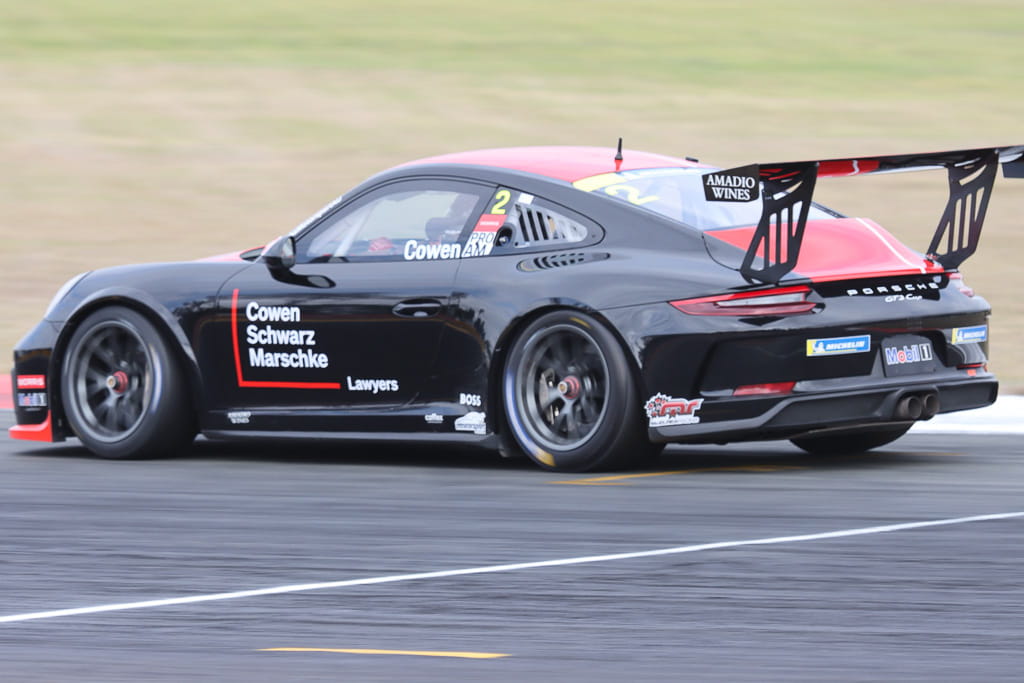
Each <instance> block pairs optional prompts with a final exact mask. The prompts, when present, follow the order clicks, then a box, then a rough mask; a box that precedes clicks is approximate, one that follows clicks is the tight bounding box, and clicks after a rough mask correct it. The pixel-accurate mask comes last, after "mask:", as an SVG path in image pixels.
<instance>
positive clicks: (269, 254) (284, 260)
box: [260, 235, 295, 270]
mask: <svg viewBox="0 0 1024 683" xmlns="http://www.w3.org/2000/svg"><path fill="white" fill-rule="evenodd" d="M260 259H262V261H263V262H264V263H266V264H267V268H269V269H270V270H291V269H292V267H294V266H295V238H294V237H292V236H291V235H285V236H284V237H278V238H277V239H276V240H274V241H273V242H271V243H270V244H269V245H268V246H267V248H266V249H264V250H263V253H262V254H261V255H260Z"/></svg>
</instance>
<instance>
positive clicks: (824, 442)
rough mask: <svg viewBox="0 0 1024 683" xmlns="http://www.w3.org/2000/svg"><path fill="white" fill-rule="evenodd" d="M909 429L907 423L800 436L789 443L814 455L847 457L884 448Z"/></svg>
mask: <svg viewBox="0 0 1024 683" xmlns="http://www.w3.org/2000/svg"><path fill="white" fill-rule="evenodd" d="M909 429H910V424H909V423H908V424H895V425H887V426H880V427H874V428H872V429H865V430H857V431H841V432H830V433H828V434H821V435H818V436H801V437H797V438H795V439H790V441H791V442H792V443H793V444H794V445H796V446H799V447H800V448H802V449H804V450H805V451H807V452H808V453H812V454H814V455H849V454H851V453H863V452H865V451H870V450H871V449H872V448H878V447H879V446H884V445H885V444H887V443H889V442H891V441H895V440H896V439H898V438H900V437H901V436H903V435H904V434H906V433H907V431H908V430H909Z"/></svg>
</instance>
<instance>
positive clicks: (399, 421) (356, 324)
mask: <svg viewBox="0 0 1024 683" xmlns="http://www.w3.org/2000/svg"><path fill="white" fill-rule="evenodd" d="M489 193H490V188H488V187H485V186H482V185H476V184H474V183H469V182H462V181H455V180H448V179H437V180H423V179H420V180H405V181H399V182H392V183H388V184H386V185H383V186H379V187H377V188H374V189H371V190H370V191H368V192H365V193H363V194H361V195H360V196H358V197H356V198H353V199H352V200H346V201H343V202H341V203H340V204H339V206H338V207H337V209H335V210H333V211H330V212H328V213H327V214H326V215H325V216H324V217H323V218H321V219H319V221H317V222H316V223H314V224H313V225H312V226H311V227H310V228H308V229H306V230H304V231H303V232H302V233H300V234H299V235H298V236H297V238H296V265H295V266H293V267H292V268H290V269H287V270H281V269H272V268H269V267H267V265H266V264H264V263H261V262H256V263H254V264H253V265H252V266H251V267H249V268H246V269H244V270H243V271H241V272H240V273H238V274H236V275H235V276H234V277H233V278H231V279H230V280H229V281H228V282H227V283H226V284H225V286H224V287H223V289H222V291H221V294H220V297H219V303H218V308H219V310H220V312H221V313H220V315H219V316H218V317H219V319H220V320H222V321H224V322H225V323H226V327H227V330H226V332H222V333H221V334H220V335H218V336H219V338H220V340H219V343H216V344H205V345H204V346H203V348H204V349H209V348H210V347H211V346H214V347H219V352H218V353H216V354H210V353H205V354H202V356H203V359H202V360H201V362H202V363H204V365H205V367H204V376H205V377H219V379H220V381H218V382H215V383H212V384H213V386H210V384H211V383H208V391H209V392H212V393H213V394H215V396H213V397H211V398H212V400H211V401H210V403H211V405H212V407H213V409H214V410H213V420H214V423H215V424H214V425H213V426H214V427H216V426H217V425H216V423H217V422H218V421H219V422H220V423H221V424H220V426H221V427H224V426H229V425H230V426H232V427H235V428H242V427H244V428H247V429H254V430H261V429H265V430H284V431H325V430H326V431H359V432H376V431H396V430H397V431H409V430H418V429H425V428H429V427H430V425H429V424H428V423H427V422H426V421H425V420H424V415H425V413H426V412H427V411H425V410H424V408H423V406H429V404H431V403H433V402H435V401H439V400H441V399H442V397H445V398H447V394H449V393H450V391H448V390H446V389H445V386H444V378H443V377H440V376H439V375H438V372H437V363H436V360H437V353H438V346H439V341H440V338H441V333H442V331H443V329H444V328H445V326H446V325H448V324H450V323H451V320H452V318H451V310H450V309H451V298H452V291H453V287H454V280H455V274H456V271H457V268H458V264H459V260H458V256H459V252H460V250H461V247H462V240H463V239H464V233H465V232H466V228H467V226H468V225H470V224H471V220H472V219H473V218H475V216H477V215H479V213H480V212H481V210H482V206H483V202H484V200H485V199H487V198H488V197H489ZM225 346H226V347H227V348H223V347H225ZM225 366H227V367H225Z"/></svg>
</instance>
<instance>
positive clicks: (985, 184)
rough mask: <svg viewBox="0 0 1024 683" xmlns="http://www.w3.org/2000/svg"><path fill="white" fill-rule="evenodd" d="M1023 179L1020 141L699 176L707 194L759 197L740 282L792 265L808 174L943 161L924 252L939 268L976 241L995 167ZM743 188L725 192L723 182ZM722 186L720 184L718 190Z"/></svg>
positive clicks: (967, 252) (768, 277) (810, 188)
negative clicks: (943, 190)
mask: <svg viewBox="0 0 1024 683" xmlns="http://www.w3.org/2000/svg"><path fill="white" fill-rule="evenodd" d="M1000 165H1002V167H1003V175H1004V176H1005V177H1007V178H1024V145H1016V146H1013V147H988V148H982V149H962V150H953V151H948V152H925V153H923V154H901V155H893V156H875V157H853V158H848V159H824V160H818V161H795V162H785V163H776V164H753V165H748V166H742V167H739V168H734V169H730V170H725V171H711V172H710V173H707V174H705V176H704V186H705V194H706V198H707V200H708V201H754V200H756V199H757V198H758V192H757V185H756V184H754V183H755V181H754V178H756V179H757V182H758V183H759V185H760V188H761V191H760V195H761V197H762V208H761V217H760V220H759V221H758V224H757V229H756V230H755V231H754V235H753V237H752V238H751V240H750V244H749V245H748V246H747V249H746V253H745V254H744V255H743V262H742V264H741V265H740V268H739V271H740V274H741V275H743V277H744V278H745V279H746V280H747V281H748V282H755V281H757V282H763V283H777V282H779V281H780V280H782V278H783V277H785V276H786V275H787V274H788V273H790V272H791V271H792V270H793V269H794V268H796V264H797V260H798V258H799V256H800V247H801V245H802V243H803V237H804V230H805V228H806V227H807V216H808V213H809V211H810V208H811V201H812V198H813V196H814V185H815V181H816V180H817V179H818V178H819V177H821V178H824V177H836V176H853V175H865V174H869V173H895V172H900V171H920V170H926V169H940V168H945V169H946V172H947V174H948V176H949V198H948V199H947V200H946V207H945V209H944V210H943V212H942V217H941V218H940V219H939V224H938V226H937V227H936V229H935V234H934V235H933V237H932V241H931V244H930V245H929V246H928V251H927V255H928V256H927V257H928V258H929V259H931V260H933V261H935V262H936V263H939V264H940V265H941V266H942V267H943V268H946V269H947V270H953V269H956V268H958V267H959V266H960V264H962V263H963V262H964V261H965V260H967V258H968V257H970V256H971V255H972V254H973V253H974V252H975V251H976V250H977V248H978V241H979V239H980V238H981V228H982V225H983V224H984V222H985V213H986V211H987V209H988V202H989V199H990V198H991V196H992V187H993V185H994V183H995V178H996V171H997V170H998V168H999V166H1000ZM744 187H746V188H750V191H749V192H744V191H743V190H742V189H739V190H733V191H729V188H744ZM723 188H726V189H723Z"/></svg>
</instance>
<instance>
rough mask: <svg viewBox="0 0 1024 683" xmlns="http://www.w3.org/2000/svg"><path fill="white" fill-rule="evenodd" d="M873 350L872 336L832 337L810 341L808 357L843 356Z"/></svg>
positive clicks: (808, 342)
mask: <svg viewBox="0 0 1024 683" xmlns="http://www.w3.org/2000/svg"><path fill="white" fill-rule="evenodd" d="M870 350H871V335H870V334H862V335H858V336H855V337H830V338H828V339H808V340H807V355H808V356H809V357H811V356H841V355H843V354H847V353H867V352H868V351H870Z"/></svg>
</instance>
